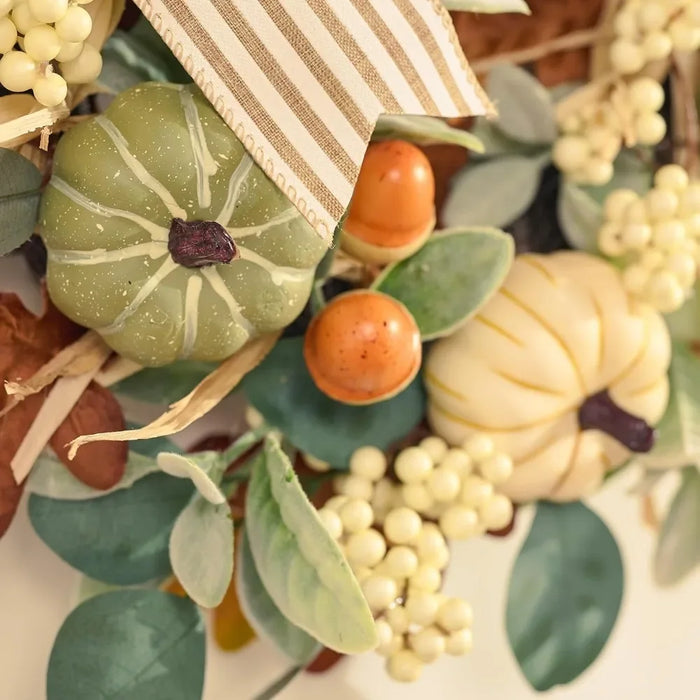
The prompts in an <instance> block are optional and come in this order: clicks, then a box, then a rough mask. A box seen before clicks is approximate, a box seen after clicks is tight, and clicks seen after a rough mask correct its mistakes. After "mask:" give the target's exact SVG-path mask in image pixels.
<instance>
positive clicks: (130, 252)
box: [48, 241, 168, 265]
mask: <svg viewBox="0 0 700 700" xmlns="http://www.w3.org/2000/svg"><path fill="white" fill-rule="evenodd" d="M167 254H168V249H167V247H166V246H165V245H164V244H163V243H159V242H153V241H150V242H148V243H135V244H134V245H130V246H127V247H126V248H118V249H117V250H105V249H104V248H95V249H94V250H49V251H48V256H49V260H51V261H52V262H56V263H61V264H62V265H101V264H102V263H108V262H120V261H122V260H128V259H129V258H138V257H149V258H151V259H153V260H155V259H157V258H160V257H162V256H163V255H167Z"/></svg>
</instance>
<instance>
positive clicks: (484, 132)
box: [470, 117, 542, 159]
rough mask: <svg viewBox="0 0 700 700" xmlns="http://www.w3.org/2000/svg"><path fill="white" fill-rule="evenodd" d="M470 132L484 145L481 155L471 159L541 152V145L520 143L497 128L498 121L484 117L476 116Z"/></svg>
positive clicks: (527, 154)
mask: <svg viewBox="0 0 700 700" xmlns="http://www.w3.org/2000/svg"><path fill="white" fill-rule="evenodd" d="M470 131H471V133H472V134H473V135H474V136H476V138H478V139H479V141H481V143H482V144H483V145H484V152H483V155H480V154H478V153H477V154H476V155H474V156H472V158H473V159H478V158H481V159H486V158H493V157H494V156H503V155H521V156H529V155H535V154H539V153H541V152H542V148H541V146H537V145H535V146H533V145H532V144H528V143H522V141H516V140H515V139H512V138H510V136H506V134H504V133H503V132H502V131H501V130H500V129H499V128H498V122H493V121H491V120H490V119H487V118H486V117H477V118H476V119H475V120H474V124H473V125H472V127H471V129H470Z"/></svg>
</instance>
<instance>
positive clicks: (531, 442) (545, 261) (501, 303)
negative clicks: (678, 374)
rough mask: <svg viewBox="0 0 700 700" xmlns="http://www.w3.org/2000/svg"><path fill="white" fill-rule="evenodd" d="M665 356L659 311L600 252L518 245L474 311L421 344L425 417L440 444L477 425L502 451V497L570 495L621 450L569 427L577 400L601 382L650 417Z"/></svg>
mask: <svg viewBox="0 0 700 700" xmlns="http://www.w3.org/2000/svg"><path fill="white" fill-rule="evenodd" d="M670 357H671V344H670V338H669V334H668V330H667V328H666V325H665V322H664V320H663V319H662V317H661V316H660V315H659V314H658V313H656V312H655V311H654V310H653V309H651V308H650V307H649V306H646V305H644V304H641V303H637V302H635V301H634V300H633V299H632V298H631V297H629V296H628V295H627V293H626V292H625V290H624V288H623V286H622V283H621V279H620V275H619V273H618V272H617V270H616V269H615V268H613V267H612V266H610V265H609V264H608V263H606V262H604V261H602V260H600V259H599V258H595V257H593V256H590V255H587V254H586V253H581V252H573V251H562V252H557V253H552V254H549V255H530V254H527V255H521V256H519V257H518V258H517V259H516V261H515V262H514V264H513V267H512V269H511V271H510V273H509V275H508V277H507V279H506V281H505V282H504V284H503V286H502V287H501V289H500V290H499V291H498V292H497V293H496V294H495V295H494V296H493V297H492V298H491V299H490V301H489V302H488V303H487V304H486V305H485V306H484V307H483V308H482V309H481V310H480V311H479V313H478V314H477V315H476V316H474V317H473V318H472V319H470V321H469V322H468V323H467V324H466V325H465V326H463V327H462V328H461V329H460V330H459V331H458V332H457V333H455V334H454V335H452V336H450V337H448V338H445V339H443V340H441V341H439V342H437V343H436V344H435V345H434V346H433V348H432V349H431V351H430V353H429V355H428V359H427V363H426V373H425V380H426V385H427V389H428V394H429V405H428V416H429V420H430V422H431V424H432V427H433V429H434V430H435V432H436V433H437V434H438V435H440V436H442V437H443V438H445V439H446V440H447V441H448V442H450V443H452V444H459V443H461V442H462V441H463V440H464V439H465V438H466V437H468V436H469V435H471V434H472V433H474V432H484V433H486V434H488V435H490V436H491V437H492V438H493V440H494V442H495V444H496V447H497V449H498V450H500V451H504V452H507V453H508V454H510V455H511V457H512V458H513V460H514V462H515V466H516V468H515V471H514V474H513V476H512V477H511V479H510V480H509V481H508V482H507V483H506V484H505V485H504V488H503V490H504V492H505V493H506V494H507V495H508V496H509V497H511V498H512V499H513V500H515V501H518V502H523V501H529V500H531V499H538V498H543V499H549V500H555V501H568V500H575V499H578V498H581V497H582V496H584V495H586V494H588V493H590V492H591V491H593V490H595V488H596V487H597V486H599V485H600V483H601V482H602V479H603V477H604V475H605V473H606V471H608V470H610V469H613V468H615V467H616V466H619V465H620V464H622V463H623V462H624V461H625V460H626V459H627V458H628V457H629V455H630V453H629V451H628V450H627V448H625V447H624V446H623V445H622V444H621V443H619V442H618V441H617V440H615V439H614V438H612V437H610V436H609V435H608V434H606V433H604V432H602V431H600V430H595V429H593V430H581V429H580V426H579V421H578V410H579V408H580V406H581V404H582V403H583V402H584V401H585V400H586V398H587V397H589V396H592V395H594V394H597V393H598V392H601V391H604V390H607V391H608V393H609V395H610V397H611V398H612V400H613V401H614V403H615V404H617V405H618V406H619V407H620V408H622V409H623V410H624V411H627V412H628V413H630V414H632V415H634V416H637V417H639V418H642V419H644V420H645V421H646V422H647V423H649V424H650V425H654V424H656V423H657V422H658V421H659V419H660V418H661V416H662V415H663V413H664V410H665V408H666V404H667V401H668V378H667V370H668V366H669V363H670Z"/></svg>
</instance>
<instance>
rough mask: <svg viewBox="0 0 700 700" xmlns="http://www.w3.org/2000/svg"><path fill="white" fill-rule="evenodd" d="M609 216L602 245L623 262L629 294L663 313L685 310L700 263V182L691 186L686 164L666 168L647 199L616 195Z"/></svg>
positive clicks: (610, 199)
mask: <svg viewBox="0 0 700 700" xmlns="http://www.w3.org/2000/svg"><path fill="white" fill-rule="evenodd" d="M604 214H605V223H604V224H603V225H602V226H601V228H600V230H599V232H598V247H599V248H600V250H601V252H603V253H604V254H605V255H607V256H610V257H614V258H621V262H622V263H623V264H624V270H623V273H622V276H623V282H624V285H625V287H626V289H627V291H628V292H629V293H630V294H632V295H635V296H637V297H639V298H641V299H643V300H644V301H646V302H647V303H649V304H651V305H652V306H653V307H654V308H656V309H657V310H658V311H661V312H662V313H669V312H671V311H675V310H676V309H678V308H680V307H681V306H682V305H683V303H684V302H685V300H686V299H687V298H688V296H689V295H690V294H691V292H692V289H693V286H694V285H695V281H696V278H697V271H698V265H699V264H700V182H691V181H690V180H689V178H688V174H687V173H686V171H685V170H684V169H683V168H682V167H681V166H680V165H666V166H664V167H662V168H660V169H659V170H658V171H657V172H656V175H655V176H654V187H653V188H652V189H650V190H649V191H648V192H647V193H646V194H645V195H644V196H643V197H640V196H639V195H638V194H637V193H636V192H633V191H632V190H627V189H618V190H614V191H613V192H611V193H610V195H609V196H608V198H607V199H606V201H605V208H604Z"/></svg>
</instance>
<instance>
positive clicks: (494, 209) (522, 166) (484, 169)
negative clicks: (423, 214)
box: [442, 154, 549, 228]
mask: <svg viewBox="0 0 700 700" xmlns="http://www.w3.org/2000/svg"><path fill="white" fill-rule="evenodd" d="M548 162H549V154H540V155H538V156H533V157H525V156H514V155H511V156H504V157H503V158H494V159H492V160H488V161H486V162H481V163H477V164H476V165H467V167H466V168H464V169H463V170H461V171H460V172H459V173H458V174H457V175H456V176H455V177H454V178H453V180H452V187H451V189H450V191H449V193H448V195H447V200H446V202H445V206H444V208H443V211H442V219H443V222H444V223H445V225H446V226H448V227H450V228H458V227H462V228H463V227H468V226H493V227H494V228H502V227H503V226H506V225H507V224H509V223H511V222H512V221H515V219H517V218H518V217H519V216H520V215H521V214H523V213H524V212H526V211H527V209H528V208H529V206H530V204H531V203H532V201H533V199H534V198H535V195H536V194H537V189H538V187H539V183H540V176H541V174H542V169H543V168H544V167H545V166H546V164H547V163H548Z"/></svg>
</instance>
